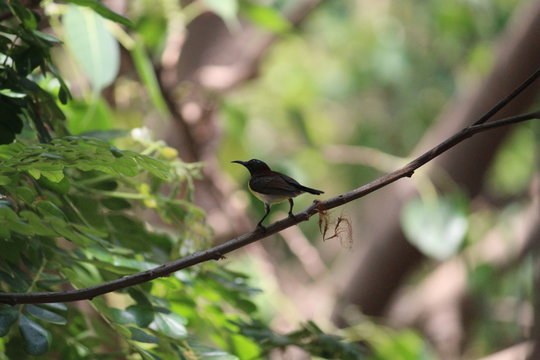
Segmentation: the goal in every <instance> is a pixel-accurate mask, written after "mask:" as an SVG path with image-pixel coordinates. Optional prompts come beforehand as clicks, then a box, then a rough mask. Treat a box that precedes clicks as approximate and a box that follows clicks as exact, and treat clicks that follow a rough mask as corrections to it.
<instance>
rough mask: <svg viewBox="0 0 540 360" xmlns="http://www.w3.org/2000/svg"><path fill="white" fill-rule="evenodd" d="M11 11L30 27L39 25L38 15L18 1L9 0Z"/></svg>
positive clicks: (33, 27)
mask: <svg viewBox="0 0 540 360" xmlns="http://www.w3.org/2000/svg"><path fill="white" fill-rule="evenodd" d="M8 4H9V7H10V8H11V11H12V12H13V13H14V14H15V16H16V17H17V19H19V21H20V22H21V23H22V24H23V25H24V26H26V27H27V28H29V29H32V30H34V29H36V27H37V18H36V15H35V14H34V13H33V12H32V11H31V10H29V9H27V8H25V7H24V6H22V5H21V4H20V3H18V2H16V1H10V2H8Z"/></svg>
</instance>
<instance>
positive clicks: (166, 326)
mask: <svg viewBox="0 0 540 360" xmlns="http://www.w3.org/2000/svg"><path fill="white" fill-rule="evenodd" d="M185 323H186V320H185V319H184V318H183V317H181V316H180V315H178V314H176V313H172V312H171V313H168V314H164V313H159V312H158V313H156V314H155V320H154V323H152V325H151V328H155V329H156V330H159V331H161V332H162V333H163V334H165V335H167V336H169V337H171V338H173V339H183V338H185V337H186V336H187V330H186V327H185V326H184V325H185Z"/></svg>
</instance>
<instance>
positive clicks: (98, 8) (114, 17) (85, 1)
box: [66, 0, 133, 27]
mask: <svg viewBox="0 0 540 360" xmlns="http://www.w3.org/2000/svg"><path fill="white" fill-rule="evenodd" d="M66 1H67V2H70V3H72V4H77V5H80V6H85V7H89V8H90V9H92V10H94V11H95V12H97V13H98V14H99V15H101V16H103V17H104V18H106V19H109V20H111V21H114V22H117V23H120V24H122V25H125V26H128V27H132V26H133V23H132V22H131V20H129V19H128V18H125V17H123V16H122V15H119V14H117V13H115V12H114V11H112V10H111V9H109V8H108V7H106V6H105V5H103V3H101V2H100V1H97V0H66Z"/></svg>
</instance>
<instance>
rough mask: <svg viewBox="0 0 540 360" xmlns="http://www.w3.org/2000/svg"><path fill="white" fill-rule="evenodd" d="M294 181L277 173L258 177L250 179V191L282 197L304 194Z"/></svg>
mask: <svg viewBox="0 0 540 360" xmlns="http://www.w3.org/2000/svg"><path fill="white" fill-rule="evenodd" d="M301 186H302V185H300V184H299V183H298V182H297V181H296V180H294V179H292V178H290V177H288V176H286V175H283V174H279V173H270V174H268V175H259V176H254V177H252V178H251V180H250V182H249V187H250V188H251V190H253V191H255V192H258V193H261V194H267V195H283V196H290V197H294V196H297V195H300V194H301V193H303V192H304V190H302V189H301V188H300V187H301Z"/></svg>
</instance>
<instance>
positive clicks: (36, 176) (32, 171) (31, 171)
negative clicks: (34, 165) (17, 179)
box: [28, 169, 41, 180]
mask: <svg viewBox="0 0 540 360" xmlns="http://www.w3.org/2000/svg"><path fill="white" fill-rule="evenodd" d="M28 173H29V174H30V175H32V177H33V178H34V179H36V180H39V178H40V177H41V171H39V170H37V169H28Z"/></svg>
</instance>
